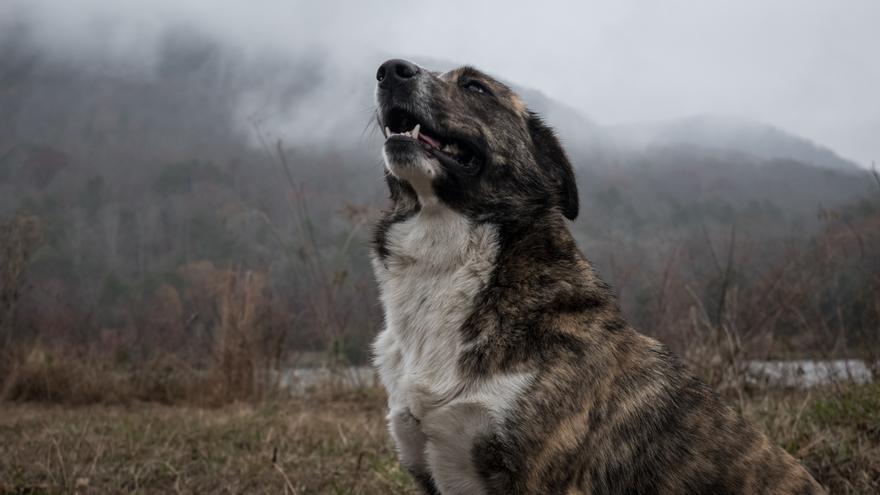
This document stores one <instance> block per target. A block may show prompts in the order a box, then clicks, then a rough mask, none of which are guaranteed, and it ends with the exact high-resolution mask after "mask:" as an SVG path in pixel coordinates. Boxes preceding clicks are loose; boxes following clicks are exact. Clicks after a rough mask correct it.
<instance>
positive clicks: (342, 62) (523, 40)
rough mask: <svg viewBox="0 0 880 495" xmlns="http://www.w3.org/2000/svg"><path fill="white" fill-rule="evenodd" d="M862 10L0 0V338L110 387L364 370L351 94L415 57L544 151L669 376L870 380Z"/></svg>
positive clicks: (868, 32)
mask: <svg viewBox="0 0 880 495" xmlns="http://www.w3.org/2000/svg"><path fill="white" fill-rule="evenodd" d="M878 14H880V4H878V3H877V2H872V1H865V2H846V3H840V2H799V1H780V2H759V1H739V2H714V1H712V2H708V1H707V2H662V3H659V2H629V1H624V2H603V3H600V2H571V3H561V2H541V3H540V4H534V3H533V4H529V5H528V6H521V5H519V4H511V3H509V2H500V1H493V2H482V3H479V4H477V5H475V4H474V3H472V2H433V3H424V2H422V3H415V2H383V3H381V4H374V5H367V4H365V3H363V2H320V3H318V2H308V3H306V2H289V1H288V2H282V1H275V0H265V1H258V2H247V3H245V2H228V1H199V0H174V1H171V0H156V1H151V2H120V1H109V0H108V1H98V0H82V1H77V2H65V1H34V0H30V1H19V0H11V1H10V0H6V1H4V2H3V3H2V4H0V116H2V118H0V220H2V225H3V229H2V244H0V247H2V253H3V257H2V260H3V263H4V264H3V266H2V270H0V272H2V274H3V276H2V277H0V278H2V281H3V285H2V287H0V289H2V294H0V296H2V297H0V301H2V308H0V318H2V319H0V336H2V339H3V342H4V343H5V345H20V344H21V343H29V344H30V343H34V342H36V343H38V344H39V345H44V346H57V345H62V346H68V347H66V348H70V349H86V350H88V351H89V352H95V353H98V354H104V355H110V356H115V357H114V359H117V360H118V361H119V362H120V363H126V365H128V364H131V363H135V364H136V363H140V362H142V361H144V360H148V359H150V358H151V357H152V356H156V355H164V354H166V353H170V354H172V355H178V356H183V357H185V358H186V362H188V363H193V365H194V366H196V367H204V368H203V369H209V368H210V366H211V365H212V363H213V364H217V363H219V365H221V367H225V366H228V367H231V368H232V369H236V370H241V369H245V370H247V369H250V370H251V371H254V370H263V369H265V368H266V367H267V366H268V367H283V366H290V365H297V364H304V363H305V364H308V363H313V362H315V361H326V360H327V359H332V360H338V361H339V362H345V363H364V362H365V361H366V360H367V357H368V355H369V347H368V343H369V341H370V339H371V338H372V336H373V335H374V334H375V332H376V330H377V329H378V328H379V326H380V325H381V312H380V309H379V308H378V305H377V302H376V294H375V288H374V284H373V280H372V275H371V273H370V269H369V261H368V254H367V253H368V245H369V236H370V224H371V222H372V221H373V219H375V217H376V215H377V213H378V211H379V209H380V208H381V207H382V206H383V205H384V202H385V199H384V198H385V190H384V185H383V183H382V164H381V161H380V154H379V149H380V145H381V137H380V135H379V133H378V132H376V130H375V128H374V126H372V125H371V122H372V120H373V102H372V93H373V88H374V84H375V79H374V74H375V70H376V68H377V67H378V65H379V64H380V63H381V62H382V61H383V60H385V59H387V58H390V57H409V58H413V59H414V60H417V61H419V62H420V63H423V64H425V65H426V66H428V67H433V68H448V67H451V66H454V65H457V64H463V63H467V64H473V65H476V66H478V67H480V68H482V69H484V70H486V71H488V72H489V73H491V74H494V75H496V76H498V77H500V78H502V79H504V80H505V81H508V82H509V83H510V84H512V85H513V86H514V87H516V88H517V90H519V91H520V92H521V94H522V95H523V97H524V99H525V100H526V102H527V103H528V104H529V105H530V106H531V108H532V109H534V110H537V111H539V112H541V113H542V114H543V115H545V117H546V118H547V120H548V121H549V123H550V124H551V125H553V126H555V127H556V128H557V129H558V130H559V133H560V135H561V136H562V138H563V141H564V143H565V145H566V147H567V149H568V151H569V153H570V155H571V158H572V162H573V163H574V165H575V167H576V169H577V176H578V181H579V186H580V192H581V201H582V205H583V208H582V213H581V217H580V218H579V219H578V221H577V222H575V223H574V224H572V229H573V231H574V232H575V235H576V236H577V238H578V240H579V242H580V245H581V246H582V248H583V250H584V251H585V253H586V254H587V256H588V257H589V258H590V259H591V260H592V261H593V262H594V263H595V264H596V266H597V268H598V269H599V271H600V273H601V274H602V276H603V277H604V278H605V279H607V280H608V281H609V282H610V283H611V284H612V285H613V286H614V288H615V290H616V291H617V292H618V294H619V297H620V301H621V304H622V306H623V309H624V311H625V313H626V314H627V317H628V318H629V319H630V321H632V322H633V323H634V324H635V325H636V326H637V327H638V328H639V329H640V330H642V331H645V332H647V333H650V334H652V335H656V336H659V337H661V338H662V339H663V340H664V341H665V342H668V343H669V344H670V345H671V346H672V347H673V348H675V349H676V350H678V351H680V352H682V353H684V354H686V357H688V358H689V359H691V360H693V361H699V360H701V359H702V360H705V361H706V362H716V361H718V360H730V359H734V358H733V357H731V356H734V357H736V358H739V357H749V358H753V357H780V356H783V357H784V356H800V357H802V356H814V355H822V356H857V357H861V356H868V357H870V355H873V354H872V353H875V352H876V350H877V348H878V341H880V339H878V337H877V331H878V330H877V329H878V321H880V301H878V296H877V294H878V292H880V291H878V288H880V285H878V284H880V282H878V263H880V248H878V235H877V233H878V231H880V215H878V211H880V189H878V186H880V182H877V180H876V177H875V176H874V175H872V174H871V172H870V170H869V166H870V162H871V161H872V160H874V159H875V158H876V157H877V155H878V154H880V153H878V151H880V149H878V142H877V139H876V137H877V135H880V100H878V98H877V89H876V88H878V87H880V57H877V53H876V51H877V50H876V47H877V46H880V34H878V33H880V30H878V28H877V25H876V24H877V23H876V21H877V19H878V18H880V15H878ZM695 342H704V343H706V344H707V345H705V346H699V345H694V343H695ZM686 344H687V345H686ZM34 345H36V344H34ZM231 350H235V352H232V351H231ZM230 352H232V353H230ZM239 353H243V356H245V357H242V356H241V355H239ZM701 353H702V354H701ZM712 360H715V361H712ZM725 362H726V361H725ZM737 362H738V361H737ZM242 363H244V364H242ZM132 365H134V364H132ZM248 367H250V368H248ZM200 369H202V368H200ZM223 369H226V368H223ZM731 369H732V370H734V372H735V371H736V368H735V367H734V368H731ZM0 371H2V370H0ZM224 376H226V375H224ZM236 376H237V375H236ZM246 376H251V378H252V377H253V376H256V375H253V373H251V375H247V374H246ZM242 380H243V381H242ZM242 380H239V381H237V382H235V383H239V382H242V383H251V384H253V383H255V382H254V381H253V380H251V379H250V378H248V379H242ZM230 386H232V385H230ZM243 393H248V392H247V391H245V392H243Z"/></svg>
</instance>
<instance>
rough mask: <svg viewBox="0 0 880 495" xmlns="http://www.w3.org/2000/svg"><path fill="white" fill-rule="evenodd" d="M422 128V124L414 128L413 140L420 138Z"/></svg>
mask: <svg viewBox="0 0 880 495" xmlns="http://www.w3.org/2000/svg"><path fill="white" fill-rule="evenodd" d="M421 127H422V124H416V126H415V127H413V130H412V137H413V139H418V138H419V129H420V128H421Z"/></svg>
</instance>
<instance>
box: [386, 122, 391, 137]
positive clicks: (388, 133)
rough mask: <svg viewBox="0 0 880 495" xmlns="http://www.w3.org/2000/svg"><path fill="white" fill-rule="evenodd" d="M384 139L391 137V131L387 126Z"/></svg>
mask: <svg viewBox="0 0 880 495" xmlns="http://www.w3.org/2000/svg"><path fill="white" fill-rule="evenodd" d="M385 137H386V138H388V137H391V129H389V128H388V126H387V125H386V126H385Z"/></svg>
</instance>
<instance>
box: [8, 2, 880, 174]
mask: <svg viewBox="0 0 880 495" xmlns="http://www.w3.org/2000/svg"><path fill="white" fill-rule="evenodd" d="M0 19H3V21H0V22H2V23H3V24H4V25H5V26H4V27H3V28H4V30H8V29H9V25H10V24H17V23H18V24H23V25H25V26H27V30H28V32H27V34H26V37H27V38H29V39H30V40H31V41H32V42H33V43H34V44H35V45H37V46H39V47H40V48H41V49H43V50H45V51H46V52H47V53H49V54H51V55H52V56H55V57H60V58H65V59H72V60H76V61H79V62H86V61H90V62H100V63H102V64H105V65H111V64H113V65H119V66H120V67H118V70H120V71H130V72H137V73H140V74H143V75H150V76H155V75H156V72H155V71H156V68H157V64H159V63H160V59H161V50H162V46H163V39H164V36H165V34H166V33H167V31H168V30H169V29H179V30H183V31H187V32H194V33H199V34H202V35H204V36H207V37H210V38H211V39H214V40H217V41H219V42H221V43H223V44H224V45H226V46H227V47H229V48H231V49H235V50H238V51H240V52H241V53H242V54H243V55H244V56H247V57H261V56H265V54H266V53H267V52H271V53H273V54H274V55H276V56H277V57H279V58H280V59H281V60H284V59H286V60H287V61H288V62H289V63H290V64H291V65H296V62H297V61H299V60H301V59H303V58H308V59H311V60H314V61H315V63H316V65H315V66H313V67H312V68H311V70H313V71H316V74H314V76H315V80H316V81H320V88H315V89H314V94H312V95H310V99H311V100H312V101H313V104H310V105H305V107H306V108H298V109H297V110H298V111H292V112H290V114H288V115H285V117H286V118H287V119H289V120H290V122H289V123H288V124H289V126H288V127H287V128H288V129H290V135H289V136H288V138H289V139H297V138H299V137H301V135H302V133H304V132H305V130H306V129H307V128H306V127H305V126H304V124H302V121H310V123H311V125H313V126H316V127H317V129H321V126H322V122H321V121H323V120H325V119H326V118H327V117H328V116H327V115H323V118H322V116H321V115H322V112H323V111H326V109H327V108H328V107H327V103H329V102H331V101H333V99H334V98H337V102H344V101H345V100H346V99H345V98H338V97H339V95H340V92H343V93H344V92H345V91H347V90H350V88H351V84H352V83H353V81H357V82H358V83H360V84H367V81H368V80H369V77H370V75H371V73H372V72H373V70H374V68H375V67H376V66H377V65H378V63H379V62H380V61H381V60H382V59H383V58H384V57H390V56H406V57H415V58H426V57H429V58H434V59H441V60H446V61H450V62H454V63H469V64H473V65H477V66H479V67H481V68H483V69H485V70H487V71H489V72H490V73H493V74H496V75H498V76H500V77H504V78H506V79H508V80H510V81H515V82H516V83H518V84H520V85H522V86H525V87H530V88H535V89H538V90H540V91H542V92H543V93H545V94H547V95H548V96H550V97H552V98H554V99H556V100H559V101H562V102H565V103H566V104H567V105H570V106H571V107H573V108H575V109H577V110H579V111H581V112H584V114H585V115H587V116H588V117H590V118H591V119H593V120H595V121H597V122H600V123H603V124H620V123H631V122H641V121H658V120H667V119H673V118H680V117H686V116H692V115H697V114H706V113H710V114H722V115H728V116H735V117H740V118H747V119H751V120H755V121H758V122H762V123H766V124H769V125H772V126H776V127H781V128H784V129H786V130H789V131H792V132H793V133H795V134H797V135H800V136H803V137H806V138H808V139H811V140H813V141H816V142H820V143H822V144H824V145H825V146H828V147H830V148H831V149H833V150H835V151H836V152H837V153H839V154H840V155H841V156H843V157H845V158H847V159H850V160H853V161H855V162H856V163H858V164H860V165H862V166H867V165H869V164H870V162H871V161H872V160H876V158H877V155H878V151H880V150H878V144H877V136H878V135H880V98H878V97H877V89H876V88H878V87H880V57H877V56H876V50H875V47H876V46H878V45H880V30H878V29H877V20H878V19H880V5H878V4H877V2H873V1H870V0H866V1H848V2H844V3H840V2H831V1H816V2H803V1H797V0H790V1H774V2H762V1H757V0H745V1H739V2H729V1H706V2H685V1H671V2H662V3H660V2H637V1H629V0H626V1H620V2H596V1H578V2H557V1H548V2H542V3H541V4H540V7H538V6H535V5H532V4H528V5H527V4H516V3H514V4H511V3H509V2H503V1H488V2H479V3H478V4H475V2H465V1H462V2H459V1H450V2H398V1H390V2H383V3H381V4H368V3H365V2H338V1H327V2H297V1H282V0H263V1H259V2H256V3H251V2H235V1H227V0H220V1H207V0H204V1H199V0H184V1H174V0H170V1H169V0H156V1H152V2H131V1H126V2H119V1H112V0H81V1H77V2H65V1H60V0H58V1H51V0H50V1H46V0H30V1H20V0H7V1H6V2H4V4H3V5H2V6H0ZM279 63H281V62H279ZM343 104H344V103H343ZM351 110H355V109H354V108H353V109H351ZM360 110H363V111H364V112H367V111H368V109H365V108H360ZM311 112H315V114H312V113H311ZM337 113H338V112H337ZM303 114H305V115H303ZM331 118H332V117H331ZM352 124H354V123H352ZM358 124H359V123H358Z"/></svg>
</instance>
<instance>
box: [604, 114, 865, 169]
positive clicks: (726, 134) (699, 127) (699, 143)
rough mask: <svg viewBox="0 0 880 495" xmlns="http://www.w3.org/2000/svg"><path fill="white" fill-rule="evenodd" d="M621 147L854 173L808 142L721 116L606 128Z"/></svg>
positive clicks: (846, 164)
mask: <svg viewBox="0 0 880 495" xmlns="http://www.w3.org/2000/svg"><path fill="white" fill-rule="evenodd" d="M608 134H609V137H610V138H611V139H612V140H613V141H614V142H617V143H619V144H620V145H621V146H627V147H634V148H638V149H644V148H649V147H654V146H675V145H688V146H694V147H700V148H705V149H707V150H715V151H718V152H731V151H733V152H738V153H743V154H746V155H752V156H754V157H756V158H760V159H763V160H794V161H798V162H801V163H804V164H808V165H813V166H816V167H823V168H830V169H835V170H842V171H849V172H854V171H857V170H859V166H858V165H856V164H855V163H853V162H851V161H849V160H846V159H843V158H841V157H840V156H838V155H837V154H836V153H834V152H833V151H831V150H829V149H828V148H825V147H823V146H820V145H818V144H815V143H813V142H811V141H809V140H807V139H804V138H801V137H798V136H795V135H792V134H790V133H788V132H785V131H783V130H781V129H777V128H775V127H772V126H769V125H765V124H761V123H758V122H754V121H750V120H746V119H741V118H736V117H729V116H721V115H697V116H692V117H687V118H682V119H677V120H670V121H665V122H653V123H635V124H625V125H619V126H614V127H609V128H608Z"/></svg>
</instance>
